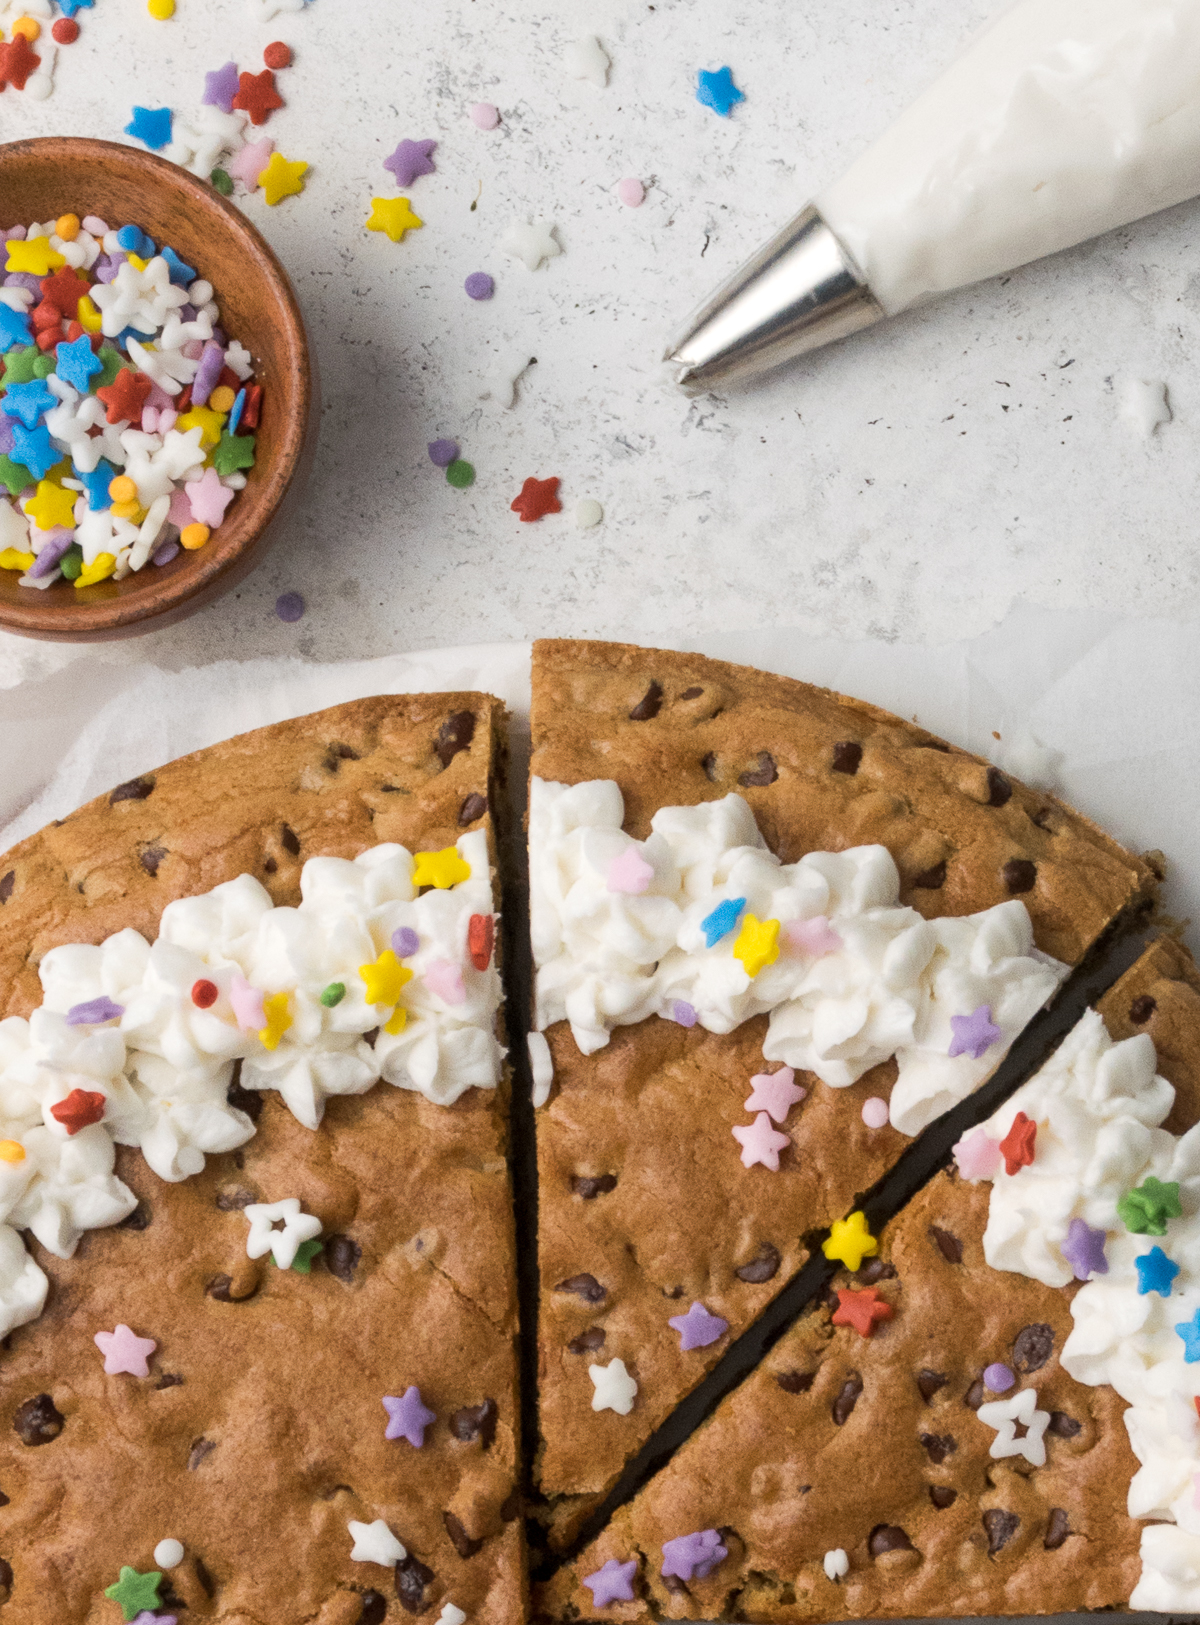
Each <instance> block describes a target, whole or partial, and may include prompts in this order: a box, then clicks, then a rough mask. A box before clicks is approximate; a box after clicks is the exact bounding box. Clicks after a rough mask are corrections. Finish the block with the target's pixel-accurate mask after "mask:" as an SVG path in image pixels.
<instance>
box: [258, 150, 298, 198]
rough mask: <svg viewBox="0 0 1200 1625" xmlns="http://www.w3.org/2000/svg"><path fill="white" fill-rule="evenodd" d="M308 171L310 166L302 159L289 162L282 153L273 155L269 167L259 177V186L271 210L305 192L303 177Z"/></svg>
mask: <svg viewBox="0 0 1200 1625" xmlns="http://www.w3.org/2000/svg"><path fill="white" fill-rule="evenodd" d="M307 171H308V165H307V164H306V163H305V162H304V160H303V159H302V158H296V159H293V160H290V161H289V160H288V159H287V158H285V157H284V156H283V154H282V153H281V152H273V153H272V154H271V157H270V161H269V162H268V164H267V167H266V168H265V169H264V170H263V171H262V173H261V174H260V175H259V177H258V184H259V185H260V186H261V187H262V189H263V194H264V196H265V197H266V200H267V202H268V204H269V205H270V206H271V208H274V207H275V205H276V204H277V203H282V202H283V200H284V198H285V197H294V196H295V195H296V194H297V193H298V192H303V190H304V181H303V179H302V176H304V175H305V174H306V173H307Z"/></svg>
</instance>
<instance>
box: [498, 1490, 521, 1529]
mask: <svg viewBox="0 0 1200 1625" xmlns="http://www.w3.org/2000/svg"><path fill="white" fill-rule="evenodd" d="M520 1514H521V1487H520V1485H519V1484H514V1485H513V1487H512V1489H511V1490H509V1492H508V1494H507V1495H506V1496H505V1497H504V1499H503V1501H501V1503H500V1521H501V1523H511V1522H512V1521H513V1519H514V1518H517V1517H520Z"/></svg>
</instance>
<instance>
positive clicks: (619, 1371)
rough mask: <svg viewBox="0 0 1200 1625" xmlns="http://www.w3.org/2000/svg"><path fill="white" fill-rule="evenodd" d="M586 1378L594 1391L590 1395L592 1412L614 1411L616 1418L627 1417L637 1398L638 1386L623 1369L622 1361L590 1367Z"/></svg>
mask: <svg viewBox="0 0 1200 1625" xmlns="http://www.w3.org/2000/svg"><path fill="white" fill-rule="evenodd" d="M588 1376H589V1377H590V1378H591V1379H592V1387H593V1388H594V1389H595V1392H594V1393H593V1394H592V1409H593V1410H594V1411H616V1413H617V1415H618V1416H628V1415H629V1413H630V1411H631V1410H632V1409H633V1402H634V1399H635V1398H636V1397H637V1391H638V1385H637V1383H636V1382H635V1381H634V1380H633V1378H632V1377H631V1376H630V1375H629V1372H628V1371H627V1370H626V1369H625V1362H624V1360H612V1361H610V1362H609V1364H608V1365H606V1366H604V1365H590V1366H588Z"/></svg>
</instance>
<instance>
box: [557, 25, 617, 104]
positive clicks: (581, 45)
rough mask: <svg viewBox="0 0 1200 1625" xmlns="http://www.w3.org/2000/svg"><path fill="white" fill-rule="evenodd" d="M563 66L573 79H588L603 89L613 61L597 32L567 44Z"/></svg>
mask: <svg viewBox="0 0 1200 1625" xmlns="http://www.w3.org/2000/svg"><path fill="white" fill-rule="evenodd" d="M563 66H564V67H565V68H566V70H567V72H568V73H569V74H570V76H571V78H572V79H586V80H587V82H588V84H589V85H596V86H598V87H599V89H601V90H603V89H604V87H605V85H606V84H607V83H608V70H609V68H611V67H612V63H611V62H610V60H609V56H608V52H607V51H606V50H605V49H604V47H603V45H601V43H600V41H599V40H598V39H597V38H596V36H595V34H585V35H584V37H583V38H582V39H577V40H576V41H575V43H574V44H573V45H568V46H567V49H566V51H565V52H564V54H563Z"/></svg>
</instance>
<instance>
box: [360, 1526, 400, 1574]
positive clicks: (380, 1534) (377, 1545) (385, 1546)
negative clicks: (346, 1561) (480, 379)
mask: <svg viewBox="0 0 1200 1625" xmlns="http://www.w3.org/2000/svg"><path fill="white" fill-rule="evenodd" d="M347 1528H348V1529H349V1531H350V1535H351V1538H352V1539H353V1541H354V1549H353V1551H352V1552H351V1553H350V1561H351V1562H352V1563H378V1564H379V1565H380V1566H381V1567H382V1568H385V1569H394V1568H395V1566H396V1564H397V1563H403V1561H404V1559H405V1558H406V1557H407V1556H408V1552H407V1551H406V1550H405V1548H404V1547H403V1546H402V1545H401V1544H400V1542H399V1541H398V1540H397V1539H396V1537H395V1535H393V1534H392V1531H391V1530H390V1529H389V1528H388V1526H387V1524H386V1523H384V1521H383V1519H382V1518H376V1519H375V1522H374V1523H359V1522H357V1521H356V1520H355V1519H354V1518H351V1520H350V1522H349V1524H348V1525H347Z"/></svg>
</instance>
